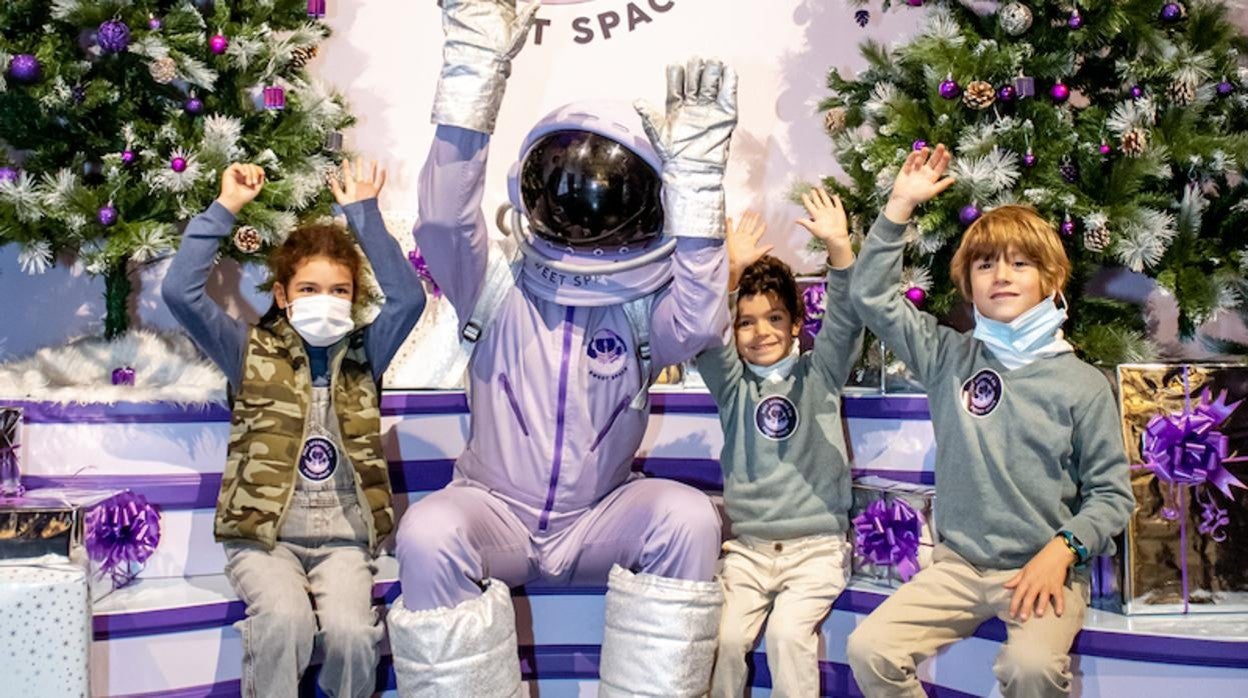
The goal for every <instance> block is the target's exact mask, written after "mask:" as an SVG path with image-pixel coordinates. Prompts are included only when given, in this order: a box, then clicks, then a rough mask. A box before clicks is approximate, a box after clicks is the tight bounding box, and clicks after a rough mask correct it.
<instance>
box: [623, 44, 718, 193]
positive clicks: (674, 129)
mask: <svg viewBox="0 0 1248 698" xmlns="http://www.w3.org/2000/svg"><path fill="white" fill-rule="evenodd" d="M633 107H634V108H635V109H636V110H637V113H638V114H640V115H641V123H642V126H643V127H645V129H646V135H647V136H648V137H649V138H650V142H651V144H653V145H654V148H655V150H657V151H658V153H659V157H661V158H662V159H663V162H664V164H667V163H669V162H673V163H677V164H683V165H686V166H692V167H694V168H695V169H704V170H706V169H710V170H717V171H718V172H720V173H722V172H723V170H724V167H725V165H726V164H727V163H728V141H729V140H730V139H731V138H732V131H733V129H734V128H736V126H737V73H736V71H734V70H733V69H732V68H731V67H730V66H726V65H724V64H723V63H721V62H719V61H713V60H712V61H704V60H702V59H700V58H693V59H690V61H689V63H688V64H687V65H685V66H681V65H678V64H674V65H669V66H668V67H667V104H666V111H665V112H660V111H659V110H658V109H655V108H654V107H652V106H650V104H648V103H647V102H645V101H644V100H638V101H637V102H635V103H634V104H633Z"/></svg>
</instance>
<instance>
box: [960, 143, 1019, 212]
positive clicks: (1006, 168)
mask: <svg viewBox="0 0 1248 698" xmlns="http://www.w3.org/2000/svg"><path fill="white" fill-rule="evenodd" d="M951 172H952V174H953V175H954V176H955V177H957V179H958V186H960V187H962V188H965V189H966V190H968V191H969V192H970V193H971V197H972V198H974V199H980V200H986V199H988V198H989V197H991V196H994V195H995V194H997V193H998V192H1001V191H1004V190H1006V189H1009V188H1010V187H1013V186H1014V184H1015V183H1016V182H1018V178H1019V176H1020V175H1021V174H1022V173H1021V171H1020V170H1019V160H1018V155H1017V154H1016V153H1014V152H1012V151H1007V150H1002V149H1000V148H993V149H992V150H990V151H989V152H988V153H986V154H984V155H982V156H979V157H966V158H963V157H959V158H956V159H954V161H953V167H952V168H951Z"/></svg>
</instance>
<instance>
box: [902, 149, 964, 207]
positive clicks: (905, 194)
mask: <svg viewBox="0 0 1248 698" xmlns="http://www.w3.org/2000/svg"><path fill="white" fill-rule="evenodd" d="M952 160H953V154H952V153H950V152H949V150H948V149H947V148H945V146H944V145H943V144H942V145H938V146H936V150H935V151H932V150H930V149H928V148H923V149H922V150H916V151H914V152H912V153H910V155H909V156H907V157H906V161H905V163H903V164H902V166H901V171H900V172H898V173H897V179H896V180H894V181H893V193H892V194H891V195H890V196H889V198H888V203H887V204H885V205H884V215H885V216H887V217H888V219H889V220H891V221H892V222H894V223H906V222H908V221H909V220H910V216H912V215H914V209H915V208H917V207H918V206H919V205H920V204H924V203H927V202H928V201H931V200H932V199H934V198H935V197H936V195H937V194H940V193H941V192H943V191H944V190H946V189H948V188H949V187H951V186H953V183H954V182H955V181H957V180H956V179H954V178H953V177H946V176H945V172H946V170H948V169H949V163H950V162H951V161H952Z"/></svg>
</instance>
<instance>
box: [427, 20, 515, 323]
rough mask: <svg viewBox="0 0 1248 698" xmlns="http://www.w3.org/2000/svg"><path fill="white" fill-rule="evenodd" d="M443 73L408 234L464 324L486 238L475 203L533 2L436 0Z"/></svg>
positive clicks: (478, 200)
mask: <svg viewBox="0 0 1248 698" xmlns="http://www.w3.org/2000/svg"><path fill="white" fill-rule="evenodd" d="M441 4H442V30H443V33H444V34H445V36H446V38H445V40H444V42H443V45H442V72H441V74H440V76H439V79H438V87H437V92H436V93H435V96H434V101H433V113H432V121H433V123H435V124H437V131H436V133H435V135H434V140H433V145H432V146H431V147H430V150H429V156H428V158H427V159H426V161H425V167H424V169H423V170H421V173H420V182H419V189H418V196H419V214H420V220H419V221H418V222H417V223H416V228H415V230H414V231H413V234H414V236H415V238H416V244H417V245H418V246H419V247H420V251H421V254H423V255H424V257H425V260H426V261H427V262H428V264H429V273H430V274H432V275H433V279H434V281H436V282H437V284H438V286H439V287H441V288H442V290H443V291H444V292H445V293H446V297H447V299H448V300H450V302H451V304H452V305H453V306H455V310H456V312H457V313H458V314H459V318H460V322H461V324H462V323H464V322H467V321H468V318H469V317H470V316H471V314H472V308H473V305H474V304H475V303H476V301H477V296H478V294H479V293H480V291H481V284H482V281H483V279H484V278H485V269H486V262H487V254H488V250H489V247H488V239H487V232H486V226H485V217H484V216H483V215H482V213H481V198H482V195H483V194H484V191H485V162H486V155H487V153H488V147H489V141H490V134H491V133H493V131H494V124H495V121H496V120H497V118H498V110H499V107H500V106H501V104H502V101H503V94H504V92H505V90H506V87H507V76H508V75H509V74H510V73H511V60H512V59H513V58H515V56H516V54H518V53H519V52H520V49H521V48H523V47H524V42H525V40H526V39H527V37H528V32H529V28H530V27H532V26H533V21H534V19H535V18H536V12H537V9H538V7H539V3H536V2H533V3H529V4H528V5H527V6H526V7H525V8H524V9H523V10H522V11H520V12H516V3H515V0H442V3H441Z"/></svg>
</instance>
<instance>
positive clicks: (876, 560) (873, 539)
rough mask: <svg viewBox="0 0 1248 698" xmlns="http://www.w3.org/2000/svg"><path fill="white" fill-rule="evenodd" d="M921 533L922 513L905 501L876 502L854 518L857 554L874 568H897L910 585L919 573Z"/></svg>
mask: <svg viewBox="0 0 1248 698" xmlns="http://www.w3.org/2000/svg"><path fill="white" fill-rule="evenodd" d="M922 530H923V528H922V520H921V519H920V517H919V513H918V512H917V511H915V510H914V507H912V506H910V505H909V504H908V503H907V502H906V501H905V500H904V499H900V498H898V499H894V500H893V501H891V502H886V501H884V500H883V499H877V500H875V501H874V502H871V503H870V504H868V505H867V508H866V509H865V510H864V511H863V512H862V513H861V514H859V515H858V516H855V517H854V552H856V553H857V554H858V555H860V556H862V557H863V558H866V560H867V562H870V563H871V564H873V565H887V566H889V567H893V568H895V569H896V570H897V575H898V576H899V577H901V580H902V581H903V582H904V581H909V580H910V578H911V577H913V576H914V575H916V574H918V572H919V554H918V553H919V536H920V534H921V532H922Z"/></svg>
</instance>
